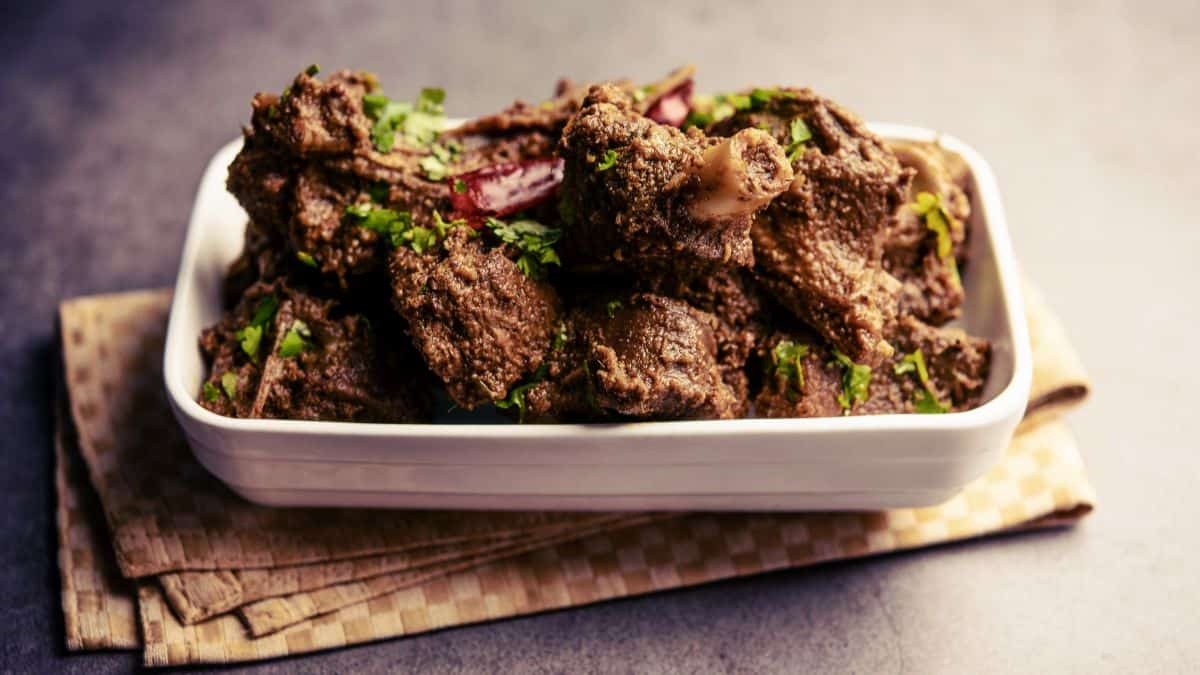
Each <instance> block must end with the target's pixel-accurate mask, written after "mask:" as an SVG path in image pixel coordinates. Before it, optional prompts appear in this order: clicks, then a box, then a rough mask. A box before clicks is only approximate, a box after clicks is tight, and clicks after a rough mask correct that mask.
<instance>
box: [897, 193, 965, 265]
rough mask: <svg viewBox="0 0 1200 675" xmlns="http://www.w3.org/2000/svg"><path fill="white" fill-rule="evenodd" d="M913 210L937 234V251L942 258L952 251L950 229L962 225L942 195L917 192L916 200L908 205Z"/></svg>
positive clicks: (952, 244)
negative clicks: (948, 207)
mask: <svg viewBox="0 0 1200 675" xmlns="http://www.w3.org/2000/svg"><path fill="white" fill-rule="evenodd" d="M908 206H909V208H911V209H912V210H913V211H916V212H917V214H919V215H921V216H923V217H924V218H925V227H927V228H929V230H930V231H932V232H934V233H935V234H937V253H938V256H940V257H942V258H947V257H950V256H951V255H952V254H953V253H954V239H953V238H952V237H951V230H952V229H954V230H957V229H958V228H960V227H962V224H961V223H959V222H958V220H956V219H955V218H954V217H953V216H951V215H950V212H949V211H947V210H946V206H945V204H944V203H943V201H942V195H941V194H940V193H939V194H936V195H935V194H933V193H931V192H918V193H917V201H915V202H913V203H911V204H909V205H908Z"/></svg>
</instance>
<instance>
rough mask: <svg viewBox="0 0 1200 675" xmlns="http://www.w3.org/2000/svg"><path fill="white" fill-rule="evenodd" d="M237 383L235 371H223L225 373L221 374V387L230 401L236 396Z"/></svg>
mask: <svg viewBox="0 0 1200 675" xmlns="http://www.w3.org/2000/svg"><path fill="white" fill-rule="evenodd" d="M237 383H238V376H237V373H235V372H234V371H232V370H227V371H225V374H224V375H222V376H221V388H222V389H224V390H225V395H226V396H228V397H229V400H231V401H232V400H233V399H235V398H237Z"/></svg>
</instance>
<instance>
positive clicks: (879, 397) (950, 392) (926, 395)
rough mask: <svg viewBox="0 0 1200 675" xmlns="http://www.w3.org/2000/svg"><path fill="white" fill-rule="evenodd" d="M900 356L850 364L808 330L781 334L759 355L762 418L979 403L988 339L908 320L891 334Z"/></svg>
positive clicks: (934, 409)
mask: <svg viewBox="0 0 1200 675" xmlns="http://www.w3.org/2000/svg"><path fill="white" fill-rule="evenodd" d="M889 337H890V338H891V341H892V343H893V344H895V345H896V347H897V350H898V353H897V354H896V356H895V358H893V359H890V360H888V361H886V362H884V363H882V364H879V365H878V366H876V367H875V368H868V367H867V366H866V365H865V364H856V363H853V362H851V361H850V360H849V359H848V358H847V357H845V355H844V354H840V353H838V352H835V351H834V350H833V349H831V348H830V347H829V345H828V344H827V343H826V342H824V341H823V340H822V339H821V338H820V337H819V336H817V335H816V334H814V333H813V332H812V331H811V330H809V329H808V328H806V327H797V326H791V327H789V328H785V329H781V330H778V331H777V332H775V333H774V334H773V335H771V336H770V337H769V338H768V339H767V340H766V341H764V343H763V345H762V348H761V349H760V352H761V353H762V355H763V359H764V370H765V372H766V376H765V379H764V384H763V388H762V390H761V391H759V393H758V395H757V396H756V397H755V399H754V406H755V412H756V413H757V414H758V415H759V416H761V417H832V416H836V415H880V414H886V413H945V412H953V411H961V410H969V409H971V408H973V407H975V406H977V405H978V404H979V401H980V399H981V398H982V394H983V386H984V383H985V382H986V381H987V374H988V370H989V368H990V365H991V347H990V345H989V344H988V342H987V341H986V340H983V339H980V338H975V337H971V336H969V335H967V334H966V333H964V332H963V331H962V330H959V329H957V328H938V327H934V326H930V325H929V324H926V323H923V322H921V321H920V320H918V319H915V318H913V317H909V316H906V317H903V318H901V319H900V320H899V322H898V323H897V324H896V326H895V328H894V331H893V332H892V333H891V334H890V336H889Z"/></svg>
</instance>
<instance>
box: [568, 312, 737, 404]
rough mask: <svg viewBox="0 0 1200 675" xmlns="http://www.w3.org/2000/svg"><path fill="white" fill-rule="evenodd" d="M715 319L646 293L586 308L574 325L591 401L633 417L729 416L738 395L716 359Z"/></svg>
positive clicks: (704, 313) (705, 313)
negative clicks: (600, 307) (582, 348)
mask: <svg viewBox="0 0 1200 675" xmlns="http://www.w3.org/2000/svg"><path fill="white" fill-rule="evenodd" d="M716 323H717V322H716V318H715V317H713V316H712V315H711V314H709V313H707V312H701V311H700V310H698V309H696V308H694V307H692V306H691V305H689V304H687V303H685V302H682V301H680V300H673V299H671V298H665V297H662V296H658V295H651V294H648V293H639V294H635V295H633V296H632V297H630V298H628V299H626V300H621V301H617V302H616V303H615V304H614V302H613V301H610V302H609V303H606V304H605V305H604V308H603V311H597V308H595V307H593V309H592V310H591V311H590V312H588V313H587V314H586V315H585V316H584V317H583V320H582V321H581V325H580V328H579V331H580V334H581V337H582V340H583V342H584V344H586V345H587V355H586V358H587V363H588V366H589V371H590V376H591V386H592V387H593V391H594V397H595V402H596V405H597V406H598V407H600V408H601V409H604V410H611V411H613V412H615V413H617V414H619V415H624V416H629V417H634V418H637V419H730V418H733V417H735V416H736V413H737V407H738V400H737V397H736V395H735V394H734V392H733V390H732V389H731V388H730V387H729V385H727V384H725V381H724V378H723V377H722V373H721V368H720V365H719V364H718V363H717V340H716V336H715V334H714V330H715V328H716Z"/></svg>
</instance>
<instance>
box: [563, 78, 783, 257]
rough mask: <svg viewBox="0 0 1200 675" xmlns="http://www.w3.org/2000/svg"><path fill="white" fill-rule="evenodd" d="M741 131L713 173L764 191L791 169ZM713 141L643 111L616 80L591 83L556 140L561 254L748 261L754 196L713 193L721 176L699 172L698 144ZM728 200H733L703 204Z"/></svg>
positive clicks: (760, 140) (775, 189)
mask: <svg viewBox="0 0 1200 675" xmlns="http://www.w3.org/2000/svg"><path fill="white" fill-rule="evenodd" d="M750 139H751V140H747V139H742V143H741V144H740V145H739V146H738V147H739V150H740V151H741V152H742V153H744V156H739V157H738V158H736V159H737V161H728V162H724V163H723V166H724V169H725V171H724V172H723V173H722V174H721V177H727V180H728V182H730V183H732V184H735V185H742V184H748V185H751V186H753V188H755V189H757V190H758V191H760V192H762V193H763V195H762V196H764V197H765V199H770V197H771V196H774V195H775V194H778V193H779V192H780V191H782V190H783V189H784V188H785V187H786V185H787V182H788V180H790V178H791V169H790V167H788V166H787V162H786V158H785V157H784V155H783V150H782V148H780V147H778V144H776V143H774V142H773V141H772V140H771V139H770V138H768V137H766V135H765V134H757V135H755V134H751V136H750ZM721 145H722V141H720V140H715V139H708V138H705V137H704V136H703V134H701V133H699V132H692V133H691V134H684V133H683V132H681V131H679V130H678V129H676V128H674V127H670V126H666V125H662V124H658V123H656V122H654V121H653V120H651V119H649V118H647V117H644V116H642V115H641V114H640V113H638V112H637V111H636V110H635V109H634V106H633V101H632V99H631V98H630V97H629V95H628V94H627V93H626V92H624V91H622V90H621V89H620V88H618V87H616V86H613V85H598V86H595V87H593V88H592V89H591V90H590V91H589V93H588V96H587V98H586V99H585V100H584V102H583V107H582V108H581V109H580V111H579V112H578V113H577V114H576V115H575V116H574V117H573V118H571V120H570V121H569V122H568V123H567V125H566V127H565V128H564V130H563V135H562V140H561V141H560V143H559V153H560V154H561V155H562V157H563V160H564V162H565V167H564V175H563V184H562V187H561V200H562V208H561V211H562V212H563V214H564V216H563V218H564V221H565V222H564V235H563V256H564V260H565V261H568V263H569V264H572V265H575V266H579V267H587V266H593V267H603V266H604V265H606V264H608V263H611V262H613V261H616V262H621V261H623V260H630V261H642V260H654V259H658V260H669V259H678V258H687V259H692V260H698V261H705V262H715V263H728V264H733V265H742V266H745V265H750V264H751V263H752V262H753V254H752V251H751V245H750V239H749V236H748V235H749V229H750V221H751V218H752V216H753V212H754V211H756V210H757V208H758V207H759V206H761V204H758V203H746V202H738V201H737V200H736V199H729V198H727V197H726V195H724V194H723V193H715V192H718V191H719V190H720V189H721V188H722V187H723V186H722V185H720V184H718V185H712V184H710V183H711V182H712V181H706V175H705V172H704V168H705V165H706V161H708V157H707V155H706V151H707V150H710V149H713V148H717V146H721ZM727 145H728V143H726V146H727ZM721 150H725V151H726V154H727V153H728V148H727V147H724V148H717V154H718V155H720V151H721ZM746 159H748V160H749V161H748V162H747V161H745V160H746ZM604 164H611V166H608V167H607V168H604V166H603V165H604ZM714 193H715V194H714ZM710 200H711V201H710ZM727 201H728V202H731V203H732V207H730V206H726V208H715V209H712V210H711V212H710V210H708V209H705V208H704V207H705V205H706V204H715V203H718V202H721V203H723V202H727Z"/></svg>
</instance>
